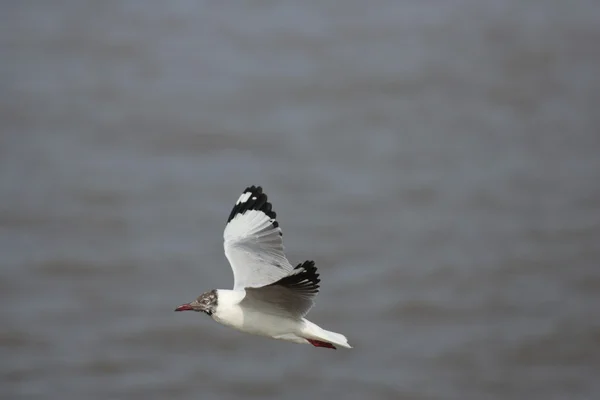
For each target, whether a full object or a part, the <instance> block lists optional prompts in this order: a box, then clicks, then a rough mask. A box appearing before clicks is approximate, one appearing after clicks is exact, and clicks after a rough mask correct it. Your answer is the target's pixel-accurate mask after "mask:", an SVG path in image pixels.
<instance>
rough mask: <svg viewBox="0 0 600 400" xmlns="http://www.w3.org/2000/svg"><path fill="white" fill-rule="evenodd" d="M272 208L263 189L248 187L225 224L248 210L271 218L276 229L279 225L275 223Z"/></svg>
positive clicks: (274, 214) (275, 216) (275, 215)
mask: <svg viewBox="0 0 600 400" xmlns="http://www.w3.org/2000/svg"><path fill="white" fill-rule="evenodd" d="M272 208H273V205H272V204H271V203H269V201H268V198H267V195H266V194H265V193H264V192H263V188H262V187H261V186H254V185H252V186H248V187H247V188H246V189H244V191H243V192H242V194H241V195H240V197H239V198H238V200H237V201H236V203H235V205H234V206H233V209H232V210H231V213H230V214H229V218H228V219H227V222H228V223H229V221H231V220H232V219H234V218H235V216H236V215H238V214H243V213H245V212H246V211H248V210H259V211H262V212H264V213H265V214H266V215H267V216H268V217H269V218H271V219H272V220H273V226H274V227H275V228H277V227H278V226H279V223H277V221H275V218H277V213H275V211H273V209H272Z"/></svg>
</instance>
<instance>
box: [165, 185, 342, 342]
mask: <svg viewBox="0 0 600 400" xmlns="http://www.w3.org/2000/svg"><path fill="white" fill-rule="evenodd" d="M275 218H276V214H275V212H274V211H273V210H272V205H271V203H269V202H268V201H267V195H266V194H264V193H263V191H262V188H261V187H260V186H258V187H255V186H251V187H248V188H246V190H244V192H243V193H242V195H241V196H240V197H239V198H238V200H237V201H236V203H235V205H234V206H233V210H232V211H231V213H230V215H229V219H228V220H227V225H226V226H225V231H224V232H223V239H224V241H223V247H224V250H225V256H226V257H227V259H228V260H229V263H230V264H231V268H232V270H233V277H234V285H233V290H225V289H219V290H212V291H210V292H206V293H204V294H202V295H201V296H199V297H198V299H196V300H195V301H193V302H190V303H188V304H183V305H181V306H179V307H178V308H177V309H176V310H175V311H189V310H193V311H201V312H204V313H206V314H208V315H210V316H211V317H212V318H213V319H214V320H215V321H217V322H219V323H221V324H223V325H226V326H229V327H231V328H234V329H237V330H239V331H242V332H246V333H251V334H254V335H260V336H266V337H270V338H273V339H279V340H286V341H289V342H294V343H310V344H312V345H313V346H315V347H326V348H332V349H335V346H334V345H338V346H342V347H347V348H350V347H351V346H350V345H349V344H348V340H347V339H346V337H345V336H344V335H342V334H339V333H335V332H330V331H327V330H325V329H322V328H320V327H319V326H317V325H315V324H313V323H312V322H310V321H308V320H307V319H306V318H304V317H305V316H306V314H308V312H309V311H310V309H311V308H312V306H313V305H314V298H315V296H316V295H317V293H318V292H319V282H320V279H319V274H318V273H317V268H316V267H315V263H314V262H313V261H305V262H303V263H301V264H299V265H297V266H296V267H293V266H292V265H291V264H290V262H289V261H288V259H287V258H286V256H285V254H284V252H283V240H282V233H281V228H280V227H279V223H278V222H277V221H276V219H275Z"/></svg>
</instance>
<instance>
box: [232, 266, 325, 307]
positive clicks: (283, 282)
mask: <svg viewBox="0 0 600 400" xmlns="http://www.w3.org/2000/svg"><path fill="white" fill-rule="evenodd" d="M320 281H321V280H320V279H319V274H318V273H317V267H315V263H314V261H305V262H304V263H302V264H299V265H298V266H297V267H296V268H294V270H293V271H292V272H291V273H290V274H289V275H287V276H285V277H283V278H281V279H279V280H278V281H276V282H273V283H271V284H269V285H266V286H263V287H259V288H247V289H246V297H244V300H242V303H241V305H242V306H243V307H248V308H254V309H256V310H260V311H261V312H263V313H269V314H275V315H281V316H285V317H289V318H294V319H299V318H302V317H304V316H305V315H306V314H307V313H308V311H309V310H310V309H311V308H312V306H313V305H314V298H315V296H316V295H317V293H319V282H320Z"/></svg>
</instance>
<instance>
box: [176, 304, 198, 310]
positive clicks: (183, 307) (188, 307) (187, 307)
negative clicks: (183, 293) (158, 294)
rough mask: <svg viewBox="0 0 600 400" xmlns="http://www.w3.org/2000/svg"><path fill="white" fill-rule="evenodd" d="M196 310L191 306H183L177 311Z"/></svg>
mask: <svg viewBox="0 0 600 400" xmlns="http://www.w3.org/2000/svg"><path fill="white" fill-rule="evenodd" d="M193 310H194V309H193V308H192V306H190V305H189V304H182V305H180V306H179V307H177V308H176V309H175V311H193Z"/></svg>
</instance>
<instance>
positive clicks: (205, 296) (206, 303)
mask: <svg viewBox="0 0 600 400" xmlns="http://www.w3.org/2000/svg"><path fill="white" fill-rule="evenodd" d="M218 301H219V297H218V296H217V291H216V290H211V291H210V292H206V293H202V294H201V295H200V296H198V298H197V299H196V300H194V301H192V302H191V303H186V304H182V305H180V306H179V307H177V308H176V309H175V311H196V312H204V313H206V314H208V315H212V314H213V313H214V312H215V311H216V309H217V303H218Z"/></svg>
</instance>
